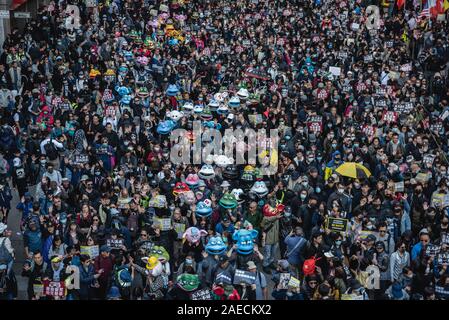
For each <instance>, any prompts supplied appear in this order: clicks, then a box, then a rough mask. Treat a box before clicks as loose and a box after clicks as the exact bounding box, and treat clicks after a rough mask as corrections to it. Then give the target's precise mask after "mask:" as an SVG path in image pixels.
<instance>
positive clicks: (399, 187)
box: [394, 181, 404, 192]
mask: <svg viewBox="0 0 449 320" xmlns="http://www.w3.org/2000/svg"><path fill="white" fill-rule="evenodd" d="M394 192H404V181H400V182H395V184H394Z"/></svg>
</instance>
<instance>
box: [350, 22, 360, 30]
mask: <svg viewBox="0 0 449 320" xmlns="http://www.w3.org/2000/svg"><path fill="white" fill-rule="evenodd" d="M351 29H352V30H353V31H357V30H359V29H360V24H358V23H355V22H353V23H352V24H351Z"/></svg>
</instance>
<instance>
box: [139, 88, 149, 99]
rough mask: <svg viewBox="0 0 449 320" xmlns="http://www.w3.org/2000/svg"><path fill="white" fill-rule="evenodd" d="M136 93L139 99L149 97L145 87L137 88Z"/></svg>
mask: <svg viewBox="0 0 449 320" xmlns="http://www.w3.org/2000/svg"><path fill="white" fill-rule="evenodd" d="M136 93H137V95H138V96H139V97H141V98H146V97H148V96H149V95H150V93H149V92H148V89H147V88H146V87H140V88H138V89H137V91H136Z"/></svg>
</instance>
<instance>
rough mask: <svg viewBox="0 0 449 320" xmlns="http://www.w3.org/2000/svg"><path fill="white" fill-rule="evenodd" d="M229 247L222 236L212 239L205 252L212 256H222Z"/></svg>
mask: <svg viewBox="0 0 449 320" xmlns="http://www.w3.org/2000/svg"><path fill="white" fill-rule="evenodd" d="M226 249H227V246H226V244H225V243H224V242H223V239H222V238H221V237H220V236H217V237H210V238H209V241H208V242H207V244H206V247H205V250H206V252H207V253H208V254H211V255H222V254H224V253H225V252H226Z"/></svg>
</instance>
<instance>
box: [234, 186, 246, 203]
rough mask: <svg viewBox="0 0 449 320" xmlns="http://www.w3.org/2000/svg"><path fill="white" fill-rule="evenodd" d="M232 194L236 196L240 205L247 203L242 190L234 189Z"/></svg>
mask: <svg viewBox="0 0 449 320" xmlns="http://www.w3.org/2000/svg"><path fill="white" fill-rule="evenodd" d="M231 193H232V194H233V195H234V197H235V199H236V200H237V202H238V203H243V202H244V201H245V199H243V190H242V189H232V191H231Z"/></svg>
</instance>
